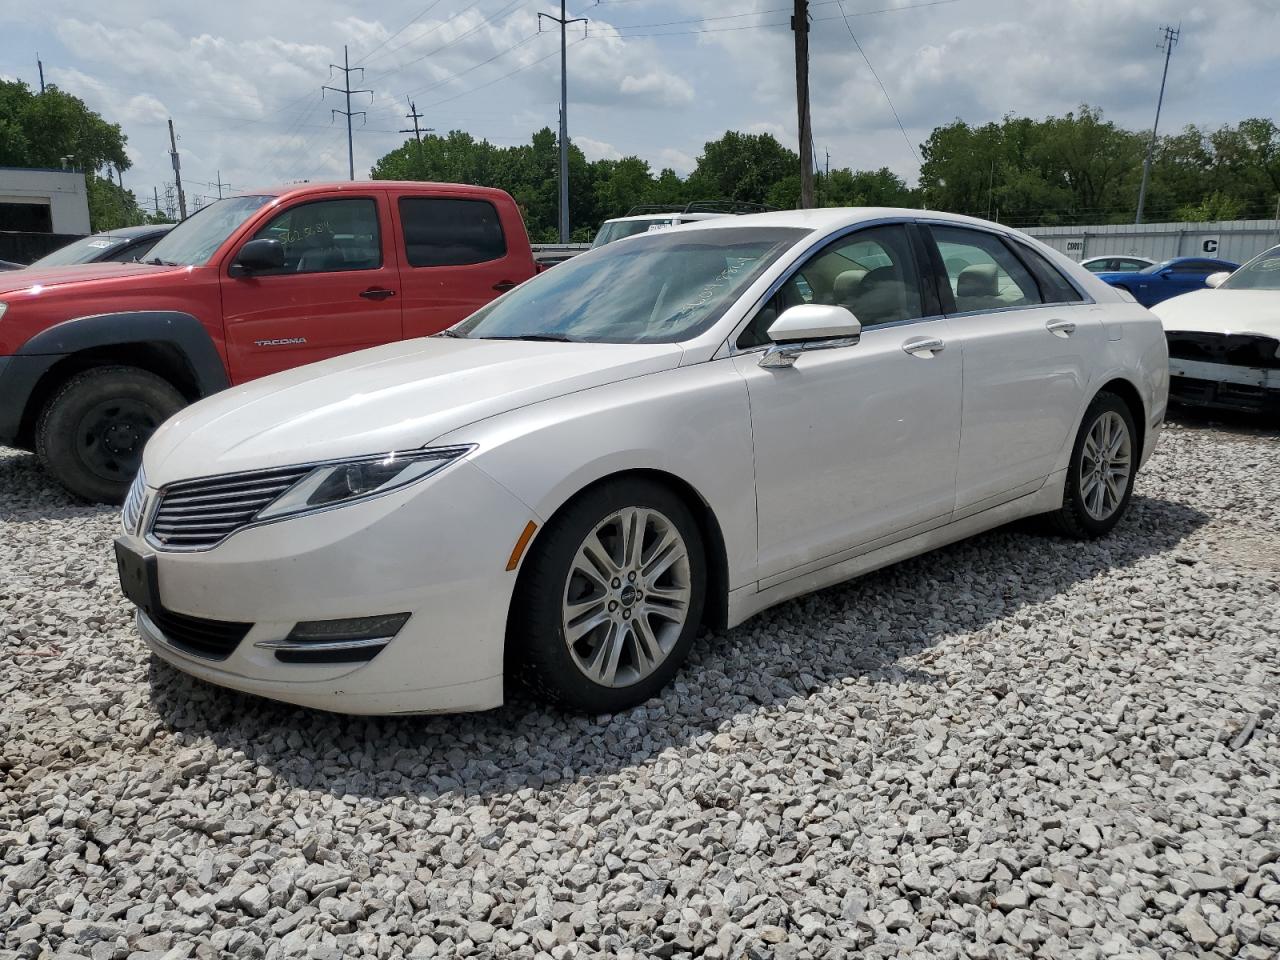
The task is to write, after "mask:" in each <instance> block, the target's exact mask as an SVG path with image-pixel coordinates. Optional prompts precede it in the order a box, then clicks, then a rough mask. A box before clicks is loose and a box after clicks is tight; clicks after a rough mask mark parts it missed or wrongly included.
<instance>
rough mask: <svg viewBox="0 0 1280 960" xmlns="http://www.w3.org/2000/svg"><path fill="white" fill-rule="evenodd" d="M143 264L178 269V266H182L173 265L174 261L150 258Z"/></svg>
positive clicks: (178, 264)
mask: <svg viewBox="0 0 1280 960" xmlns="http://www.w3.org/2000/svg"><path fill="white" fill-rule="evenodd" d="M145 262H146V263H149V264H151V265H152V266H153V267H180V266H182V264H180V263H175V262H174V261H172V260H161V259H160V258H159V257H152V258H151V259H150V260H147V261H145Z"/></svg>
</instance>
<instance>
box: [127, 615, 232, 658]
mask: <svg viewBox="0 0 1280 960" xmlns="http://www.w3.org/2000/svg"><path fill="white" fill-rule="evenodd" d="M147 616H148V617H149V618H150V619H151V622H152V623H154V624H155V625H156V629H157V630H159V631H160V632H161V633H162V634H164V638H165V640H167V641H168V642H169V643H171V644H172V645H173V646H175V647H177V648H178V649H179V650H185V651H186V652H187V653H190V654H193V655H195V656H197V657H203V658H204V659H206V660H225V659H227V657H229V656H231V654H232V653H233V652H234V651H235V649H236V647H237V646H238V645H239V643H240V641H241V640H243V639H244V637H245V634H247V633H248V632H249V628H250V627H251V626H253V624H251V623H233V622H231V621H229V620H206V619H204V618H203V617H189V616H187V615H186V614H185V613H174V612H173V611H172V610H166V609H164V608H163V607H161V608H159V609H157V610H155V611H154V612H153V613H150V614H148V615H147Z"/></svg>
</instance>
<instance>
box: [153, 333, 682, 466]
mask: <svg viewBox="0 0 1280 960" xmlns="http://www.w3.org/2000/svg"><path fill="white" fill-rule="evenodd" d="M682 355H683V350H682V349H681V348H680V347H679V346H678V345H676V344H607V343H600V344H595V343H544V342H531V341H519V340H509V341H504V340H456V339H450V338H443V337H428V338H423V339H418V340H408V341H404V342H402V343H393V344H388V345H386V346H381V347H374V348H373V349H371V350H362V351H360V352H358V353H351V354H347V355H346V356H342V357H335V358H333V359H331V360H323V361H321V362H320V363H313V364H310V365H308V366H304V367H298V368H296V369H293V370H287V371H285V372H283V373H278V374H275V375H274V376H270V377H265V378H263V379H261V380H255V381H252V382H250V383H247V384H244V385H243V386H240V387H234V388H232V389H230V390H226V391H223V392H222V393H218V394H215V395H213V396H212V397H209V398H207V399H205V400H201V401H200V402H199V403H196V404H194V405H192V406H190V407H187V408H186V409H185V410H182V411H181V412H179V413H178V414H177V415H176V416H174V417H172V418H171V419H170V420H168V421H167V422H166V423H165V424H164V425H163V426H162V427H161V428H160V429H159V430H158V431H157V432H156V433H155V435H154V436H153V437H152V438H151V440H150V442H149V443H148V444H147V448H146V452H145V455H144V458H143V469H144V470H145V472H146V475H147V483H148V485H150V486H153V487H158V486H163V485H164V484H166V483H171V482H173V481H174V480H185V479H191V478H195V477H204V476H210V475H213V474H221V473H231V472H235V471H240V470H258V469H263V468H267V467H279V466H285V465H289V464H298V463H311V462H314V461H318V460H333V459H337V458H341V457H352V456H362V455H366V454H376V453H385V452H387V451H390V450H406V449H412V448H416V447H421V446H425V445H427V444H430V443H431V441H432V440H434V439H435V438H436V437H440V436H443V435H444V434H446V433H450V432H452V431H454V430H457V429H458V428H460V427H464V426H466V425H467V424H470V423H474V422H476V421H478V420H484V419H487V418H489V417H493V416H496V415H498V414H501V413H506V412H507V411H509V410H515V409H517V408H519V407H524V406H528V405H529V404H533V403H538V402H540V401H543V400H550V399H553V398H555V397H560V396H564V395H565V394H568V393H574V392H577V391H580V390H586V389H589V388H591V387H595V386H600V385H602V384H606V383H612V382H615V381H618V380H625V379H629V378H631V377H638V376H643V375H645V374H649V373H656V372H659V371H662V370H668V369H672V368H674V367H676V366H678V365H679V363H680V359H681V356H682Z"/></svg>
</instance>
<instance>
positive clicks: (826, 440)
mask: <svg viewBox="0 0 1280 960" xmlns="http://www.w3.org/2000/svg"><path fill="white" fill-rule="evenodd" d="M1167 390H1168V359H1167V354H1166V350H1165V337H1164V333H1163V331H1162V330H1161V327H1160V323H1159V321H1157V320H1156V319H1155V318H1154V317H1153V316H1152V315H1151V314H1150V313H1148V312H1147V311H1146V310H1145V309H1144V308H1142V307H1141V306H1138V305H1137V304H1136V303H1134V302H1132V299H1131V298H1128V297H1126V296H1124V295H1123V294H1122V293H1121V292H1119V291H1117V290H1114V289H1113V288H1111V287H1109V286H1107V285H1106V284H1105V283H1103V282H1101V281H1100V280H1097V279H1096V278H1095V277H1093V276H1092V275H1091V274H1090V273H1088V271H1086V270H1084V269H1082V268H1081V267H1079V266H1078V265H1077V264H1074V263H1072V262H1070V261H1069V260H1067V259H1065V258H1064V257H1062V256H1060V255H1059V254H1057V253H1055V252H1054V251H1052V250H1050V249H1049V248H1048V247H1045V246H1043V245H1041V244H1039V243H1037V242H1036V241H1034V240H1031V239H1029V238H1028V237H1026V236H1023V235H1022V234H1019V233H1016V232H1014V231H1010V230H1008V229H1006V228H1003V227H1000V226H997V225H995V224H990V223H985V222H983V221H979V220H972V219H968V218H962V217H956V216H949V215H945V214H934V213H928V212H921V211H912V210H889V209H857V210H811V211H798V212H787V213H766V214H760V215H753V216H745V217H725V218H722V219H717V220H712V221H707V222H705V223H700V224H695V225H689V226H685V227H679V228H675V229H672V230H669V231H663V232H660V233H651V234H646V235H641V236H637V237H634V238H631V239H627V240H623V241H621V242H618V243H614V244H609V245H608V246H604V247H601V248H599V249H597V250H594V251H592V252H590V253H586V254H583V255H581V256H579V257H576V258H574V259H572V260H570V261H568V262H566V263H564V264H562V265H560V266H557V267H555V268H554V269H552V270H550V271H548V272H545V273H542V274H540V275H538V276H537V277H535V278H534V279H532V280H530V281H528V282H526V283H524V284H522V285H521V286H519V287H517V288H516V289H514V290H512V291H510V292H509V293H507V294H506V295H505V296H503V297H501V298H500V299H498V300H496V301H494V302H493V303H491V304H489V305H488V306H486V307H484V308H483V309H481V310H480V311H479V312H477V313H475V314H473V315H472V316H471V317H469V318H468V319H467V320H464V321H463V322H462V323H460V324H458V325H457V326H455V327H453V328H452V329H451V330H448V331H446V332H445V333H444V334H442V335H438V336H436V337H431V338H427V339H420V340H413V341H408V342H404V343H398V344H392V345H389V346H383V347H377V348H375V349H372V350H366V351H363V352H360V353H356V354H351V355H348V356H344V357H337V358H334V359H331V360H325V361H322V362H320V363H317V364H313V365H311V366H308V367H304V368H301V369H297V370H291V371H288V372H286V373H281V374H278V375H276V376H272V377H267V378H265V379H262V380H258V381H255V382H252V383H249V384H246V385H244V386H241V387H238V388H236V389H232V390H228V391H226V392H225V393H221V394H218V395H216V396H214V397H211V398H209V399H207V400H204V401H202V402H200V403H197V404H195V405H194V406H191V407H188V408H187V409H185V410H183V411H182V412H181V413H179V414H178V415H177V416H175V417H174V418H173V419H172V420H170V421H169V422H168V423H167V424H165V425H164V426H163V427H162V428H161V429H160V430H159V431H158V432H157V433H156V434H155V436H154V437H153V438H152V440H151V442H150V443H149V444H148V445H147V449H146V453H145V456H144V460H143V473H142V475H140V476H139V478H138V481H137V483H135V485H134V488H133V490H132V491H131V492H130V495H129V499H128V501H127V502H126V504H125V509H124V515H123V525H124V535H123V536H122V537H121V538H120V539H119V540H118V541H117V545H116V556H117V561H118V566H119V568H120V574H121V580H122V583H123V586H124V590H125V593H126V595H127V596H128V597H129V599H130V600H132V601H133V602H134V603H135V604H136V605H137V606H138V607H139V608H140V609H139V612H138V628H139V630H140V632H141V634H142V636H143V637H144V638H145V639H146V642H147V643H148V644H149V645H150V646H151V648H152V650H154V651H155V653H156V654H158V655H159V656H160V657H162V658H163V659H164V660H167V661H168V662H170V663H172V664H173V665H175V666H176V667H178V668H179V669H180V670H184V671H186V672H188V673H191V674H194V675H196V676H198V677H202V678H204V679H206V680H209V681H211V682H213V683H216V684H222V685H224V686H227V687H234V688H236V689H239V690H244V691H249V692H251V693H256V694H261V695H263V696H267V697H272V698H275V699H278V700H284V701H289V702H291V703H297V704H303V705H307V706H312V707H319V708H323V709H328V710H337V711H342V712H348V713H396V712H434V711H455V710H479V709H484V708H487V707H493V706H496V705H497V704H499V703H501V702H502V699H503V690H504V681H506V682H510V681H512V680H521V681H524V683H525V684H526V685H527V686H528V687H529V688H530V689H532V690H533V691H534V692H535V693H536V694H537V695H538V696H540V697H542V698H544V699H546V700H548V701H550V702H553V703H558V704H560V705H563V706H565V707H567V708H570V709H574V710H582V711H590V712H612V711H617V710H621V709H624V708H626V707H629V706H631V705H634V704H636V703H639V702H641V701H643V700H645V699H646V698H648V697H650V696H652V695H653V694H654V693H655V692H656V691H657V690H658V689H659V688H661V687H662V686H663V685H664V684H665V683H667V682H668V681H669V680H670V679H671V677H672V676H673V674H675V672H676V671H677V670H678V669H679V668H680V665H681V663H682V661H683V660H684V659H685V657H686V655H687V653H688V650H689V647H690V645H691V643H692V642H693V639H694V635H695V633H696V632H697V631H698V629H699V628H700V627H701V626H703V625H707V626H710V627H711V628H713V629H718V628H724V627H732V626H734V625H736V624H738V623H741V622H742V621H743V620H745V619H747V618H748V617H750V616H752V615H753V614H755V613H757V612H759V611H760V610H763V609H764V608H766V607H768V606H770V605H772V604H775V603H778V602H779V601H781V600H786V599H787V598H789V597H794V596H796V595H798V594H802V593H805V592H808V591H811V590H815V589H818V588H820V587H824V586H827V585H829V584H833V583H836V582H838V581H841V580H845V579H848V578H849V577H853V576H856V575H858V574H861V573H864V572H866V571H868V570H872V569H874V568H877V567H881V566H884V565H886V564H889V563H893V562H895V561H898V560H902V559H904V558H906V557H910V556H912V555H915V554H919V553H922V552H924V551H927V550H929V549H931V548H934V547H937V546H939V545H942V544H945V543H949V542H951V541H954V540H957V539H959V538H961V537H966V536H969V535H971V534H974V533H977V532H979V531H981V530H985V529H988V528H990V527H994V526H997V525H999V524H1003V523H1006V522H1008V521H1011V520H1014V519H1016V518H1019V517H1025V516H1029V515H1033V514H1048V515H1050V519H1051V521H1052V522H1053V523H1054V524H1056V526H1057V528H1058V529H1059V531H1061V532H1063V533H1066V534H1068V535H1072V536H1076V537H1097V536H1101V535H1103V534H1106V533H1107V532H1108V531H1110V530H1111V529H1112V527H1113V526H1114V525H1115V524H1116V523H1117V521H1118V520H1119V519H1120V517H1121V515H1122V514H1123V513H1124V511H1125V508H1126V506H1127V504H1128V500H1129V496H1130V491H1131V490H1132V486H1133V481H1134V476H1135V473H1136V471H1137V470H1138V468H1139V467H1140V466H1141V465H1142V464H1143V463H1144V462H1145V461H1146V459H1147V457H1149V456H1150V454H1151V451H1152V449H1153V447H1154V446H1155V442H1156V437H1157V434H1158V432H1159V429H1160V425H1161V423H1162V422H1163V419H1164V414H1165V403H1166V397H1167Z"/></svg>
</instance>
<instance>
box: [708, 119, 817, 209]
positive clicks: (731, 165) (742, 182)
mask: <svg viewBox="0 0 1280 960" xmlns="http://www.w3.org/2000/svg"><path fill="white" fill-rule="evenodd" d="M799 168H800V158H799V157H798V156H797V155H796V154H795V153H794V152H793V151H791V150H788V149H787V148H786V147H784V146H783V145H782V144H780V143H779V142H778V141H777V140H776V139H774V137H773V135H772V134H768V133H738V132H736V131H734V130H730V131H728V132H726V133H725V135H724V136H722V137H721V138H720V139H719V140H712V141H710V142H708V143H707V144H706V145H705V146H704V147H703V148H702V155H701V156H700V157H698V165H697V166H696V167H695V168H694V171H693V173H692V174H690V176H689V183H688V186H689V193H690V195H692V197H693V199H695V200H704V199H705V200H745V201H748V202H751V203H765V202H767V200H768V198H769V191H770V190H772V189H773V187H774V185H775V184H777V183H778V182H779V181H780V180H783V179H785V178H786V177H788V176H791V175H793V174H795V173H796V172H797V171H798V170H799Z"/></svg>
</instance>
